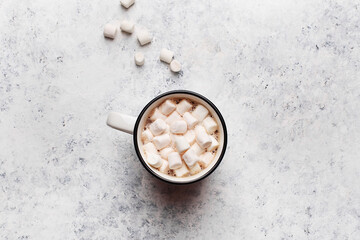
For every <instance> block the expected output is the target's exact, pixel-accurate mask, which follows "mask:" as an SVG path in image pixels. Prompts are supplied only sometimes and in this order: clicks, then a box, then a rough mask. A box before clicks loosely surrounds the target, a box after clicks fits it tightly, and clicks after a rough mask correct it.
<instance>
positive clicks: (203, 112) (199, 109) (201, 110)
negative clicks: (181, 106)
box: [192, 104, 209, 121]
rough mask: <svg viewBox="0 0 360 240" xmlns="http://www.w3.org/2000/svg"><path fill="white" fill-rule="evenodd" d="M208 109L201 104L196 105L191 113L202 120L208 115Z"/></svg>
mask: <svg viewBox="0 0 360 240" xmlns="http://www.w3.org/2000/svg"><path fill="white" fill-rule="evenodd" d="M208 113H209V110H207V109H206V107H204V106H203V105H200V104H199V105H197V106H196V108H195V109H194V111H192V115H193V116H194V117H196V118H197V120H199V121H202V120H204V118H205V117H206V116H207V115H208Z"/></svg>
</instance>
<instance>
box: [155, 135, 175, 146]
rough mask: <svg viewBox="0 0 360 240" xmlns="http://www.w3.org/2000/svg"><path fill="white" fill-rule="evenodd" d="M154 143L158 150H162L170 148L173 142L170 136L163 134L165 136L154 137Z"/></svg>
mask: <svg viewBox="0 0 360 240" xmlns="http://www.w3.org/2000/svg"><path fill="white" fill-rule="evenodd" d="M153 142H154V144H155V146H156V148H157V149H159V150H161V149H163V148H165V147H167V146H169V144H170V142H171V138H170V135H169V134H163V135H160V136H156V137H154V139H153Z"/></svg>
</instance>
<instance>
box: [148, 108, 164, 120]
mask: <svg viewBox="0 0 360 240" xmlns="http://www.w3.org/2000/svg"><path fill="white" fill-rule="evenodd" d="M159 118H160V119H162V120H165V119H166V116H165V115H164V114H162V113H161V112H160V110H159V109H158V108H155V110H154V112H153V114H152V115H151V116H150V120H151V121H155V120H156V119H159Z"/></svg>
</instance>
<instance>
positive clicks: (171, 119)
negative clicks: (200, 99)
mask: <svg viewBox="0 0 360 240" xmlns="http://www.w3.org/2000/svg"><path fill="white" fill-rule="evenodd" d="M148 118H149V120H150V123H148V124H147V125H146V126H145V128H144V130H143V132H142V134H141V140H142V143H143V150H144V152H145V155H146V161H147V162H148V163H149V164H150V165H151V166H152V167H154V168H156V169H158V170H159V171H160V172H163V173H165V174H169V175H174V176H176V177H186V176H189V175H194V174H197V173H199V172H200V171H201V170H202V169H205V168H206V167H207V166H209V165H210V163H211V162H212V160H213V159H214V156H215V153H216V150H217V148H218V146H219V142H218V141H217V139H216V138H217V135H216V133H217V129H218V124H217V122H216V121H215V120H214V119H213V118H212V117H211V116H210V115H209V111H208V109H207V108H206V107H204V106H203V105H200V104H194V103H193V102H191V101H189V100H187V99H182V100H176V101H175V100H172V99H167V100H166V101H164V102H163V103H162V104H160V105H159V106H158V107H157V108H155V109H154V110H153V112H152V113H151V114H150V116H149V117H148Z"/></svg>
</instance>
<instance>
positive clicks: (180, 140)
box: [175, 136, 190, 153]
mask: <svg viewBox="0 0 360 240" xmlns="http://www.w3.org/2000/svg"><path fill="white" fill-rule="evenodd" d="M175 146H176V149H177V150H178V152H179V153H183V152H184V151H186V150H188V149H189V148H190V144H189V143H188V141H187V140H186V138H185V137H184V136H175Z"/></svg>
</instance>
